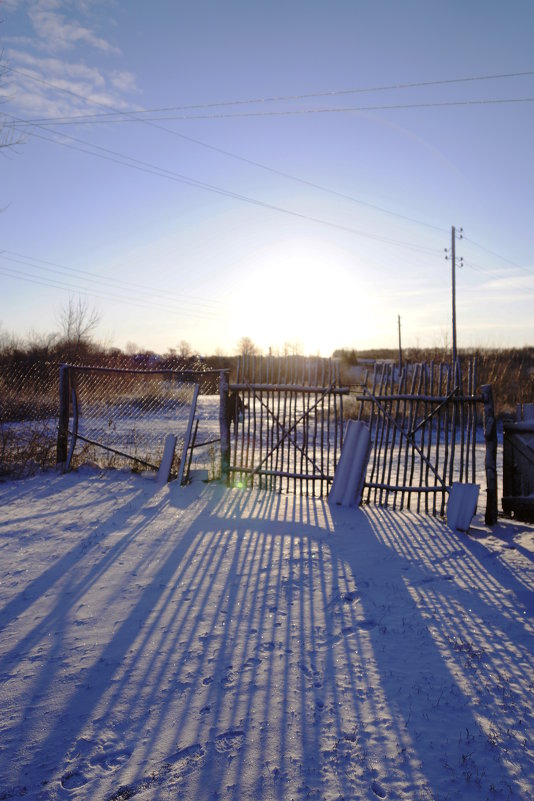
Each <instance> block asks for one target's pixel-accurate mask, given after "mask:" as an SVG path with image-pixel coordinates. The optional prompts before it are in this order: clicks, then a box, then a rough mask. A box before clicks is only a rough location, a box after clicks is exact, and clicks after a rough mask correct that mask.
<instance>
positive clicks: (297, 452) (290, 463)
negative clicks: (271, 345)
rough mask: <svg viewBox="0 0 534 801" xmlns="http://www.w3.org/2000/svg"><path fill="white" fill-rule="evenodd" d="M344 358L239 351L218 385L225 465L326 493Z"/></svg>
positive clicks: (280, 486)
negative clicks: (230, 374) (230, 375)
mask: <svg viewBox="0 0 534 801" xmlns="http://www.w3.org/2000/svg"><path fill="white" fill-rule="evenodd" d="M347 394H348V388H347V387H345V388H343V387H341V386H340V373H339V363H338V362H336V361H333V360H330V359H305V358H300V357H288V358H283V359H279V358H274V357H273V358H271V357H268V358H253V357H249V358H240V359H239V361H238V364H237V372H236V376H235V380H234V381H233V382H232V383H229V384H226V385H225V384H224V383H223V384H222V385H221V442H222V465H223V470H224V471H225V472H227V473H228V474H229V476H230V478H231V481H232V483H234V484H247V485H249V486H250V485H252V484H255V485H257V486H260V487H265V488H268V489H276V490H279V491H291V492H296V493H299V494H306V495H319V496H321V495H326V494H327V493H328V489H329V487H330V484H331V482H332V480H333V477H334V472H335V468H336V465H337V462H338V459H339V456H340V453H341V446H342V441H343V397H344V396H345V395H347Z"/></svg>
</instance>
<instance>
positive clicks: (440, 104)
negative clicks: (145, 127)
mask: <svg viewBox="0 0 534 801" xmlns="http://www.w3.org/2000/svg"><path fill="white" fill-rule="evenodd" d="M533 102H534V97H502V98H500V97H499V98H484V99H480V100H479V99H475V100H443V101H431V102H425V103H389V104H385V103H384V104H382V105H372V106H331V107H329V108H297V109H278V110H276V111H263V110H261V111H238V112H230V113H221V112H218V113H214V114H173V115H168V116H158V117H145V118H143V119H142V120H139V119H132V118H131V117H121V118H120V119H115V120H90V121H86V122H90V124H91V125H99V124H105V125H109V124H118V123H128V122H169V121H183V120H222V119H240V118H246V117H298V116H304V115H308V114H309V115H311V114H348V113H355V112H361V111H392V110H402V109H417V108H449V107H453V106H488V105H502V104H506V103H533ZM76 122H77V121H76V120H68V121H67V122H51V123H47V122H32V121H31V120H28V121H24V123H23V124H24V126H32V125H37V126H40V127H46V126H47V125H48V124H51V125H73V124H75V123H76ZM83 122H84V121H83V120H81V121H78V123H77V124H81V123H83ZM19 127H20V126H19Z"/></svg>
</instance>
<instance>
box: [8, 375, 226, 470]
mask: <svg viewBox="0 0 534 801" xmlns="http://www.w3.org/2000/svg"><path fill="white" fill-rule="evenodd" d="M60 376H61V380H60ZM218 387H219V373H218V371H209V370H197V369H195V370H185V371H184V370H130V369H118V368H103V367H80V366H73V365H63V366H62V367H60V365H57V364H45V363H38V364H34V365H31V366H28V365H20V364H18V365H14V364H7V365H6V364H1V365H0V475H10V476H15V477H16V476H22V475H26V474H28V473H31V472H33V471H34V470H35V469H38V468H40V467H48V466H52V465H54V464H56V460H59V461H60V462H63V463H64V464H65V466H67V467H69V468H75V467H78V466H80V465H81V464H83V463H86V462H91V463H94V464H96V465H98V466H100V467H125V466H128V467H130V468H134V469H141V470H143V469H154V470H157V469H158V467H159V464H160V462H161V458H162V454H163V448H164V442H165V438H166V436H167V434H173V435H174V436H175V437H176V448H175V452H174V458H173V461H172V466H171V476H173V475H174V476H176V475H177V474H178V473H179V472H180V468H182V471H183V472H184V473H185V475H186V476H187V473H188V471H189V469H190V468H193V469H199V468H200V469H203V470H204V471H205V472H206V475H207V477H208V478H215V477H216V476H217V474H218V472H219V470H220V447H219V436H220V434H219V388H218ZM188 446H189V450H187V447H188ZM184 450H185V452H184ZM182 457H183V458H182Z"/></svg>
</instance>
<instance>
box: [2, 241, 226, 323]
mask: <svg viewBox="0 0 534 801" xmlns="http://www.w3.org/2000/svg"><path fill="white" fill-rule="evenodd" d="M0 258H2V259H4V260H5V261H9V262H11V263H13V264H22V265H24V266H26V267H31V268H33V269H39V270H45V269H46V270H49V271H50V272H55V273H58V274H59V275H64V274H65V273H67V274H68V275H70V276H72V277H73V278H74V279H77V280H82V281H85V282H92V283H95V282H96V283H99V284H103V285H104V286H106V285H108V286H109V287H110V289H112V290H117V291H130V292H139V291H141V292H142V293H143V296H144V297H146V296H147V295H148V296H152V297H153V298H154V299H155V300H161V299H164V300H166V301H169V302H176V303H188V304H193V305H196V306H198V307H200V308H202V307H204V308H205V309H206V310H208V311H214V312H217V310H218V309H217V307H220V306H221V305H222V304H221V303H220V302H219V301H215V300H214V301H209V300H206V299H205V298H198V297H195V296H193V295H186V294H185V295H184V294H183V293H180V295H176V294H175V293H173V292H172V291H169V290H168V289H167V288H166V289H165V290H164V291H163V290H157V289H156V288H155V287H154V286H153V285H150V286H148V285H146V284H140V283H136V282H133V281H124V280H122V279H118V278H113V277H110V276H104V275H99V274H98V273H94V272H91V271H90V270H84V269H80V268H74V267H68V266H66V265H64V264H58V263H57V262H52V261H48V260H46V259H40V258H37V257H35V256H28V255H26V254H24V253H18V252H15V251H12V250H6V249H3V250H0Z"/></svg>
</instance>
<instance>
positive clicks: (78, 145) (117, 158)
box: [7, 115, 439, 254]
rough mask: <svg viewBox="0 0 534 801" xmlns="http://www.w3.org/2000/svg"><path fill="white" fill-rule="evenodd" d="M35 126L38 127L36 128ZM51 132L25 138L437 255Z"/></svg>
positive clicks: (401, 241) (377, 239)
mask: <svg viewBox="0 0 534 801" xmlns="http://www.w3.org/2000/svg"><path fill="white" fill-rule="evenodd" d="M7 116H8V117H10V118H13V117H12V115H7ZM36 127H38V128H39V127H40V126H36ZM51 133H56V134H57V135H58V136H61V137H62V138H61V139H55V138H51V137H49V136H44V135H43V134H38V133H36V132H35V131H30V132H29V135H31V136H33V137H36V138H38V139H43V140H45V141H48V142H52V143H54V144H58V145H60V146H62V147H67V148H70V149H71V150H77V151H79V152H82V153H85V154H88V155H92V156H97V157H98V158H102V159H104V160H106V161H112V162H114V163H116V164H122V165H123V166H125V167H129V168H131V169H136V170H140V171H141V172H146V173H149V174H152V175H157V176H159V177H162V178H168V179H169V180H172V181H176V182H178V183H185V184H188V185H189V186H193V187H196V188H198V189H203V190H206V191H209V192H213V193H215V194H219V195H224V196H225V197H231V198H234V199H236V200H240V201H243V202H245V203H249V204H252V205H254V206H260V207H261V208H265V209H270V210H272V211H276V212H280V213H282V214H287V215H289V216H292V217H297V218H299V219H302V220H305V221H307V222H312V223H315V224H318V225H322V226H327V227H329V228H333V229H336V230H338V231H345V232H346V233H350V234H355V235H356V236H360V237H363V238H365V239H371V240H373V241H376V242H382V243H383V244H390V245H395V246H396V247H401V248H406V249H408V250H412V251H415V252H417V253H432V254H436V253H437V252H439V251H438V249H437V248H429V247H425V246H423V245H418V244H417V243H415V242H405V241H403V240H400V239H393V238H391V237H385V236H380V235H378V234H371V233H369V232H368V231H363V230H361V229H357V228H353V227H351V226H348V225H343V224H341V223H336V222H333V221H331V220H323V219H322V218H320V217H314V216H312V215H309V214H304V213H303V212H299V211H296V210H294V209H288V208H285V207H283V206H279V205H277V204H275V203H269V202H267V201H264V200H261V199H259V198H254V197H251V196H250V195H243V194H241V193H239V192H233V191H232V190H228V189H225V188H224V187H220V186H216V185H215V184H209V183H207V182H205V181H199V180H197V179H195V178H191V177H190V176H187V175H184V174H183V173H178V172H176V171H174V170H168V169H167V168H164V167H159V166H157V165H154V164H150V163H149V162H146V161H143V160H141V159H136V158H134V157H132V156H126V155H124V154H122V153H119V152H117V151H114V150H110V149H109V148H105V147H102V146H101V145H95V144H92V143H91V142H86V141H84V140H83V139H79V138H78V137H74V136H71V135H70V134H64V133H61V134H59V133H58V132H55V131H51ZM64 139H68V140H70V141H64ZM72 143H75V144H72Z"/></svg>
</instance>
